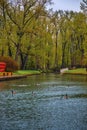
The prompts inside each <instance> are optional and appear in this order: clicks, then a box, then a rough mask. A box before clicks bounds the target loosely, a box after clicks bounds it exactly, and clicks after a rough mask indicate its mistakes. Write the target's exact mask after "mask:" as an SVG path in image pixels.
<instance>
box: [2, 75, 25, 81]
mask: <svg viewBox="0 0 87 130" xmlns="http://www.w3.org/2000/svg"><path fill="white" fill-rule="evenodd" d="M21 78H27V75H12V76H0V81H8V80H14V79H21Z"/></svg>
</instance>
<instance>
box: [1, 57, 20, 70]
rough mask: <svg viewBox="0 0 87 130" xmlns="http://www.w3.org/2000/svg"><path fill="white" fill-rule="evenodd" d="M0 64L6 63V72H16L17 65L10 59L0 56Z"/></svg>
mask: <svg viewBox="0 0 87 130" xmlns="http://www.w3.org/2000/svg"><path fill="white" fill-rule="evenodd" d="M0 62H5V63H6V71H10V72H13V71H16V70H18V68H19V67H18V63H17V62H16V61H15V60H13V59H12V58H11V57H4V56H0Z"/></svg>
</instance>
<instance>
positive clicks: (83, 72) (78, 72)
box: [63, 68, 87, 75]
mask: <svg viewBox="0 0 87 130" xmlns="http://www.w3.org/2000/svg"><path fill="white" fill-rule="evenodd" d="M63 74H73V75H74V74H75V75H87V71H86V69H85V68H80V69H73V70H66V71H65V72H63Z"/></svg>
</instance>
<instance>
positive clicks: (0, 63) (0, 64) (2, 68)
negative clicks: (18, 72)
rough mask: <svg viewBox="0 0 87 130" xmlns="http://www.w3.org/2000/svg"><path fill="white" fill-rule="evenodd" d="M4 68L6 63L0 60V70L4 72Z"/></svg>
mask: <svg viewBox="0 0 87 130" xmlns="http://www.w3.org/2000/svg"><path fill="white" fill-rule="evenodd" d="M5 69H6V63H5V62H0V72H4V71H5Z"/></svg>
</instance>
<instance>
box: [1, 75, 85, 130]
mask: <svg viewBox="0 0 87 130" xmlns="http://www.w3.org/2000/svg"><path fill="white" fill-rule="evenodd" d="M11 90H14V91H15V92H16V93H15V94H14V95H13V96H12V93H11ZM66 94H67V95H68V99H67V100H66V98H65V96H66ZM86 129H87V82H86V79H85V77H82V76H76V77H75V76H74V77H73V76H70V75H69V76H68V75H66V76H65V75H64V76H61V75H53V74H50V75H39V76H30V77H28V78H26V79H24V80H23V79H22V80H14V81H8V82H0V130H86Z"/></svg>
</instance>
